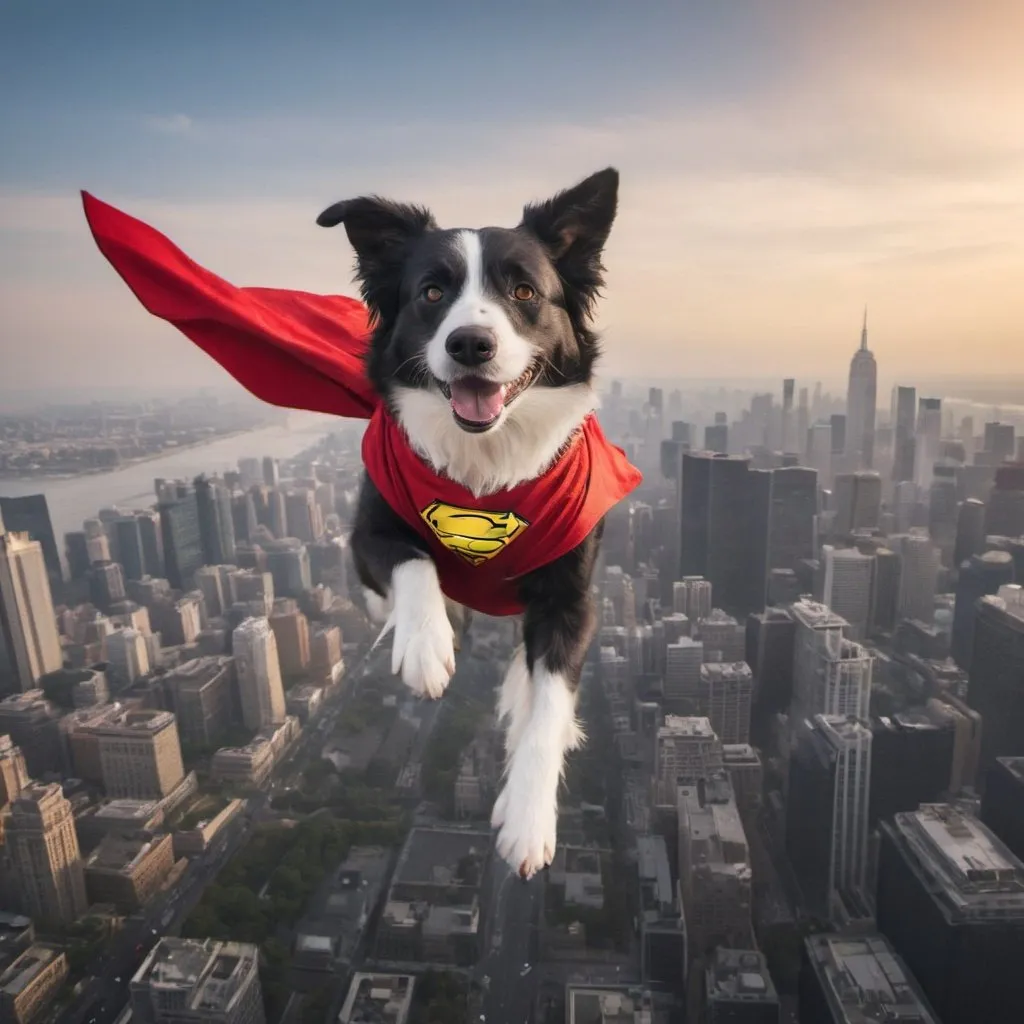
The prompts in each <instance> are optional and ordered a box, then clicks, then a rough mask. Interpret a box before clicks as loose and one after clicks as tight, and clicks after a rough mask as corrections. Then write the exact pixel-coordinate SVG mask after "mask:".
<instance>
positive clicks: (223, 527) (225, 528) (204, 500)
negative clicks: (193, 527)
mask: <svg viewBox="0 0 1024 1024" xmlns="http://www.w3.org/2000/svg"><path fill="white" fill-rule="evenodd" d="M193 486H194V488H195V500H196V511H197V514H198V516H199V537H200V542H201V544H202V549H203V558H204V560H205V561H206V563H207V564H208V565H226V564H229V563H231V562H234V560H235V522H234V517H233V516H232V514H231V492H230V491H229V490H228V488H227V487H226V485H225V484H224V481H223V480H220V479H218V478H216V477H214V478H212V479H211V478H209V477H206V476H197V477H196V478H195V480H194V481H193Z"/></svg>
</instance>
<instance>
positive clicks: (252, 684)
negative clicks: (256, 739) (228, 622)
mask: <svg viewBox="0 0 1024 1024" xmlns="http://www.w3.org/2000/svg"><path fill="white" fill-rule="evenodd" d="M231 642H232V650H233V651H234V655H235V661H236V664H237V667H238V690H239V693H240V695H241V698H242V720H243V721H244V722H245V726H246V728H247V729H253V730H259V729H263V728H265V727H266V726H270V725H280V724H281V723H282V722H283V721H284V718H285V710H286V709H285V699H284V685H283V683H282V682H281V664H280V662H279V660H278V657H277V641H276V639H275V637H274V631H273V630H272V629H271V628H270V622H269V621H268V620H267V619H265V618H258V619H257V618H248V619H246V620H245V621H244V622H243V623H242V624H241V625H240V626H238V628H237V629H236V630H235V632H234V634H233V635H232V641H231Z"/></svg>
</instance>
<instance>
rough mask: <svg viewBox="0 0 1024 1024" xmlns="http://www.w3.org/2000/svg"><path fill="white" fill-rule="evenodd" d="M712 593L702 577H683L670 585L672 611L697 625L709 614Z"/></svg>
mask: <svg viewBox="0 0 1024 1024" xmlns="http://www.w3.org/2000/svg"><path fill="white" fill-rule="evenodd" d="M713 596H714V595H713V593H712V590H711V584H710V583H709V582H708V581H707V580H706V579H704V577H703V576H685V577H683V579H681V580H678V581H677V582H675V583H673V584H672V610H673V611H676V612H680V613H681V614H683V615H685V616H686V617H687V618H688V619H689V620H690V622H692V623H697V622H700V620H701V619H706V618H707V617H708V616H709V615H710V614H711V608H712V600H713Z"/></svg>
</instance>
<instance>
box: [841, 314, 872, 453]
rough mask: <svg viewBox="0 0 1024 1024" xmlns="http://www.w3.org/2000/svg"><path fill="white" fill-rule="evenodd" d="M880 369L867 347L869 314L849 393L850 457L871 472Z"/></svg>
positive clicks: (852, 364)
mask: <svg viewBox="0 0 1024 1024" xmlns="http://www.w3.org/2000/svg"><path fill="white" fill-rule="evenodd" d="M877 390H878V367H877V365H876V364H875V357H874V356H873V355H872V353H871V351H870V349H869V348H868V311H867V308H865V310H864V326H863V327H862V328H861V332H860V348H859V349H857V351H856V352H855V353H854V354H853V359H852V360H851V361H850V383H849V386H848V388H847V390H846V445H845V448H844V450H845V451H846V452H847V454H850V455H853V456H854V457H855V458H856V465H857V466H858V468H865V469H870V468H871V467H872V465H873V464H874V457H875V402H876V398H877Z"/></svg>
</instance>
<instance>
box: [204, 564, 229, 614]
mask: <svg viewBox="0 0 1024 1024" xmlns="http://www.w3.org/2000/svg"><path fill="white" fill-rule="evenodd" d="M234 571H235V568H234V566H231V565H204V566H202V568H200V569H197V570H196V575H195V583H196V587H197V588H198V590H199V592H200V593H201V594H202V595H203V601H204V602H205V605H206V614H207V616H209V617H210V618H219V617H220V616H222V615H223V614H224V613H225V612H226V611H227V610H228V608H230V607H231V605H232V604H233V603H234V602H233V601H232V600H231V593H230V583H229V582H228V581H229V578H230V574H231V573H232V572H234Z"/></svg>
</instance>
